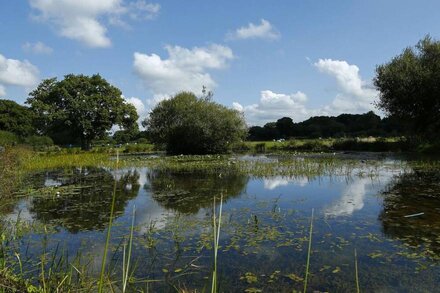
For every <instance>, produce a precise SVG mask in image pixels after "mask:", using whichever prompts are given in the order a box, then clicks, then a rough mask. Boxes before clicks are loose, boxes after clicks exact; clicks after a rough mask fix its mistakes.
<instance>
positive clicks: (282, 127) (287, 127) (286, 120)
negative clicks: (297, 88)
mask: <svg viewBox="0 0 440 293" xmlns="http://www.w3.org/2000/svg"><path fill="white" fill-rule="evenodd" d="M293 126H294V124H293V120H292V118H290V117H283V118H281V119H278V120H277V122H276V127H277V129H278V131H279V133H280V135H281V136H282V137H283V138H289V137H290V136H292V132H293Z"/></svg>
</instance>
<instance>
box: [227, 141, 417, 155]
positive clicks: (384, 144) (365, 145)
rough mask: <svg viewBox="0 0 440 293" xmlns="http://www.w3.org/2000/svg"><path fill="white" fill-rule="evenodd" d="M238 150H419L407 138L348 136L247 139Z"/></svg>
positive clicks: (236, 147) (259, 151)
mask: <svg viewBox="0 0 440 293" xmlns="http://www.w3.org/2000/svg"><path fill="white" fill-rule="evenodd" d="M233 150H235V151H237V152H258V153H264V152H304V151H305V152H333V151H368V152H402V151H418V148H417V147H416V146H413V145H411V144H410V143H409V142H408V141H406V140H405V139H400V138H362V139H359V138H347V139H345V138H344V139H339V138H338V139H336V138H326V139H292V140H279V141H246V142H243V143H241V144H238V145H235V146H234V148H233Z"/></svg>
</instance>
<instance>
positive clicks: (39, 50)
mask: <svg viewBox="0 0 440 293" xmlns="http://www.w3.org/2000/svg"><path fill="white" fill-rule="evenodd" d="M22 48H23V50H24V51H25V52H27V53H34V54H52V52H53V49H52V48H51V47H49V46H47V45H46V44H44V43H42V42H36V43H29V42H26V43H25V44H23V46H22Z"/></svg>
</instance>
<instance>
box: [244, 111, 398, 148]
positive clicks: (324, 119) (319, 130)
mask: <svg viewBox="0 0 440 293" xmlns="http://www.w3.org/2000/svg"><path fill="white" fill-rule="evenodd" d="M403 130H404V125H402V121H401V120H399V119H397V118H396V117H389V118H385V119H381V118H380V117H379V116H378V115H376V114H374V113H373V112H372V111H370V112H368V113H365V114H341V115H339V116H336V117H332V116H330V117H329V116H314V117H310V118H309V119H307V120H305V121H302V122H299V123H294V122H293V121H292V119H291V118H289V117H283V118H281V119H278V120H277V121H276V122H269V123H266V124H265V125H264V127H260V126H253V127H251V128H250V129H249V136H248V139H249V140H251V141H261V140H266V141H267V140H273V139H280V138H284V139H286V138H291V137H301V138H319V137H325V138H328V137H357V136H359V137H366V136H398V135H401V134H402V133H404V132H403Z"/></svg>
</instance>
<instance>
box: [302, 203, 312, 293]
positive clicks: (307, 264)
mask: <svg viewBox="0 0 440 293" xmlns="http://www.w3.org/2000/svg"><path fill="white" fill-rule="evenodd" d="M313 213H314V209H312V217H311V219H310V232H309V248H308V251H307V263H306V276H305V277H304V293H306V291H307V280H308V277H309V266H310V254H311V252H312V233H313Z"/></svg>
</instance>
